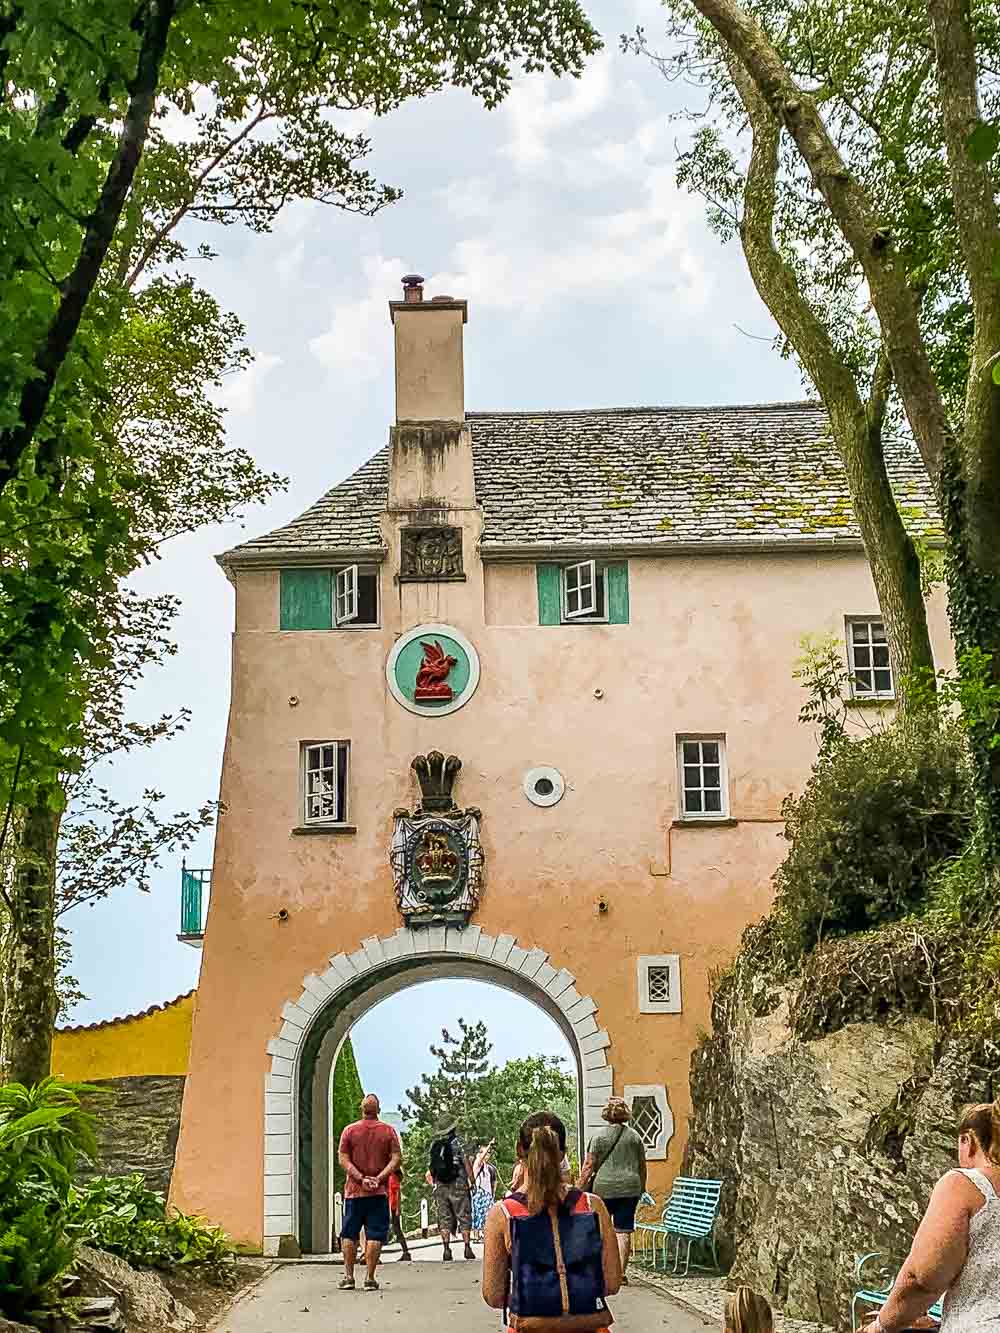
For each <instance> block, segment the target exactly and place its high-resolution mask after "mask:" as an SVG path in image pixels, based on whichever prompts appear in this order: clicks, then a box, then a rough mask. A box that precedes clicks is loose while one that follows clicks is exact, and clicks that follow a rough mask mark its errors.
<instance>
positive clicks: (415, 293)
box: [403, 273, 424, 305]
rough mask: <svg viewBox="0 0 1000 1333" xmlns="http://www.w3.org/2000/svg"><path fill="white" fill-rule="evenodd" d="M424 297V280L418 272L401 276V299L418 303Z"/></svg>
mask: <svg viewBox="0 0 1000 1333" xmlns="http://www.w3.org/2000/svg"><path fill="white" fill-rule="evenodd" d="M423 299H424V280H423V278H422V277H421V276H420V274H419V273H407V274H406V276H405V277H404V278H403V300H404V301H406V302H407V303H408V304H410V305H418V304H419V303H420V302H421V301H422V300H423Z"/></svg>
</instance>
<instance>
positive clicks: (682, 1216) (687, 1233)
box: [636, 1176, 722, 1277]
mask: <svg viewBox="0 0 1000 1333" xmlns="http://www.w3.org/2000/svg"><path fill="white" fill-rule="evenodd" d="M721 1192H722V1181H721V1180H695V1179H693V1178H692V1177H690V1176H678V1177H677V1179H676V1180H675V1181H674V1187H673V1189H672V1190H671V1192H670V1198H669V1199H668V1200H667V1202H666V1205H665V1207H664V1209H663V1212H662V1214H661V1216H660V1220H659V1222H640V1223H639V1224H638V1225H637V1227H636V1230H637V1231H638V1232H639V1234H640V1235H641V1236H642V1243H643V1256H644V1257H645V1252H646V1248H647V1245H646V1242H647V1239H649V1240H651V1242H652V1247H653V1267H654V1268H655V1267H656V1252H657V1245H658V1244H660V1248H661V1249H662V1251H663V1267H664V1269H666V1267H667V1260H668V1258H669V1257H670V1241H671V1240H673V1241H674V1267H673V1271H674V1272H675V1273H676V1272H677V1271H678V1269H679V1268H680V1259H681V1246H682V1244H683V1243H684V1242H685V1241H686V1242H687V1248H686V1252H685V1255H684V1268H683V1274H684V1276H685V1277H686V1276H687V1274H688V1273H689V1272H690V1270H691V1246H692V1245H693V1244H694V1243H695V1241H706V1242H707V1243H708V1245H709V1247H710V1248H711V1251H712V1262H713V1264H714V1265H715V1269H716V1271H718V1268H719V1258H718V1255H717V1254H716V1252H715V1238H714V1236H713V1235H712V1229H713V1227H714V1226H715V1219H716V1217H717V1215H718V1212H719V1195H720V1194H721ZM659 1238H662V1243H661V1242H660V1240H659ZM694 1267H695V1268H700V1267H702V1265H700V1264H695V1265H694Z"/></svg>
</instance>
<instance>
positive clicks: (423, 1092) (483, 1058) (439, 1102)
mask: <svg viewBox="0 0 1000 1333" xmlns="http://www.w3.org/2000/svg"><path fill="white" fill-rule="evenodd" d="M458 1026H459V1028H460V1029H461V1036H458V1037H456V1036H452V1034H451V1033H450V1032H449V1031H448V1029H447V1028H442V1029H441V1045H440V1046H434V1045H432V1046H431V1055H433V1056H434V1058H435V1059H436V1060H437V1062H438V1067H437V1069H436V1070H435V1071H434V1073H433V1074H423V1075H422V1076H421V1079H420V1084H419V1086H417V1087H415V1088H407V1090H406V1095H407V1097H408V1098H409V1100H410V1105H409V1106H405V1107H403V1119H404V1120H405V1121H406V1123H407V1124H408V1125H422V1126H424V1128H426V1129H433V1128H434V1125H435V1124H436V1123H437V1121H439V1120H440V1119H441V1118H442V1116H445V1115H453V1116H455V1117H456V1118H457V1120H458V1121H459V1127H460V1129H461V1130H462V1131H463V1132H467V1131H468V1121H469V1117H470V1113H471V1112H472V1109H473V1103H474V1101H475V1085H476V1084H477V1083H478V1082H479V1080H480V1079H482V1078H483V1077H484V1075H486V1074H487V1073H488V1072H489V1068H490V1052H491V1051H492V1049H493V1043H492V1042H491V1041H490V1039H489V1035H488V1033H487V1031H486V1024H485V1023H483V1022H479V1023H466V1021H465V1019H464V1018H460V1019H459V1020H458Z"/></svg>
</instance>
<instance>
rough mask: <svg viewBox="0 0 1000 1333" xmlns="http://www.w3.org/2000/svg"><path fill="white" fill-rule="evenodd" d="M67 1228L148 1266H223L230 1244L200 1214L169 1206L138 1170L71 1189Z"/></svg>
mask: <svg viewBox="0 0 1000 1333" xmlns="http://www.w3.org/2000/svg"><path fill="white" fill-rule="evenodd" d="M67 1228H68V1230H69V1231H70V1233H71V1234H72V1235H73V1236H74V1238H75V1239H77V1240H79V1241H82V1242H83V1243H84V1244H87V1245H93V1246H95V1247H96V1248H97V1249H100V1250H108V1251H110V1252H111V1253H112V1254H117V1255H118V1256H119V1257H120V1258H122V1259H125V1260H126V1261H127V1262H128V1263H130V1264H133V1265H136V1266H140V1267H146V1268H178V1267H182V1266H186V1265H190V1264H205V1265H207V1266H209V1267H212V1268H216V1269H218V1268H222V1267H224V1266H225V1265H227V1264H228V1262H229V1260H230V1259H231V1258H232V1253H233V1247H232V1245H231V1244H230V1242H229V1239H228V1237H227V1236H226V1234H225V1232H224V1231H223V1230H222V1229H221V1228H220V1227H216V1226H212V1225H210V1224H209V1223H207V1222H205V1221H204V1219H202V1218H199V1217H191V1216H189V1215H188V1214H187V1213H182V1212H179V1211H178V1210H177V1209H170V1210H168V1209H167V1207H166V1205H165V1204H164V1201H163V1196H162V1195H161V1194H157V1193H156V1192H155V1191H153V1190H151V1189H149V1188H148V1187H147V1185H146V1183H145V1181H144V1180H143V1178H142V1176H141V1175H131V1176H105V1177H99V1178H97V1179H96V1180H92V1181H87V1182H85V1183H83V1184H80V1185H76V1186H74V1187H73V1189H72V1190H71V1191H70V1196H69V1201H68V1210H67Z"/></svg>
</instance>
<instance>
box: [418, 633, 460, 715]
mask: <svg viewBox="0 0 1000 1333" xmlns="http://www.w3.org/2000/svg"><path fill="white" fill-rule="evenodd" d="M420 646H421V648H423V650H424V660H423V661H422V662H421V664H420V666H419V668H418V670H417V680H416V686H415V688H414V691H413V698H414V700H415V701H416V702H417V703H427V702H430V703H441V702H447V701H448V700H450V699H452V698H454V694H455V692H454V690H453V689H452V688H451V686H450V685H449V684H448V674H449V672H450V671H451V669H452V667H454V666H457V665H458V659H457V658H455V657H451V656H449V654H448V653H446V652H445V650H444V649H443V648H442V647H441V645H440V643H437V642H435V643H424V641H423V639H421V640H420Z"/></svg>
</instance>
